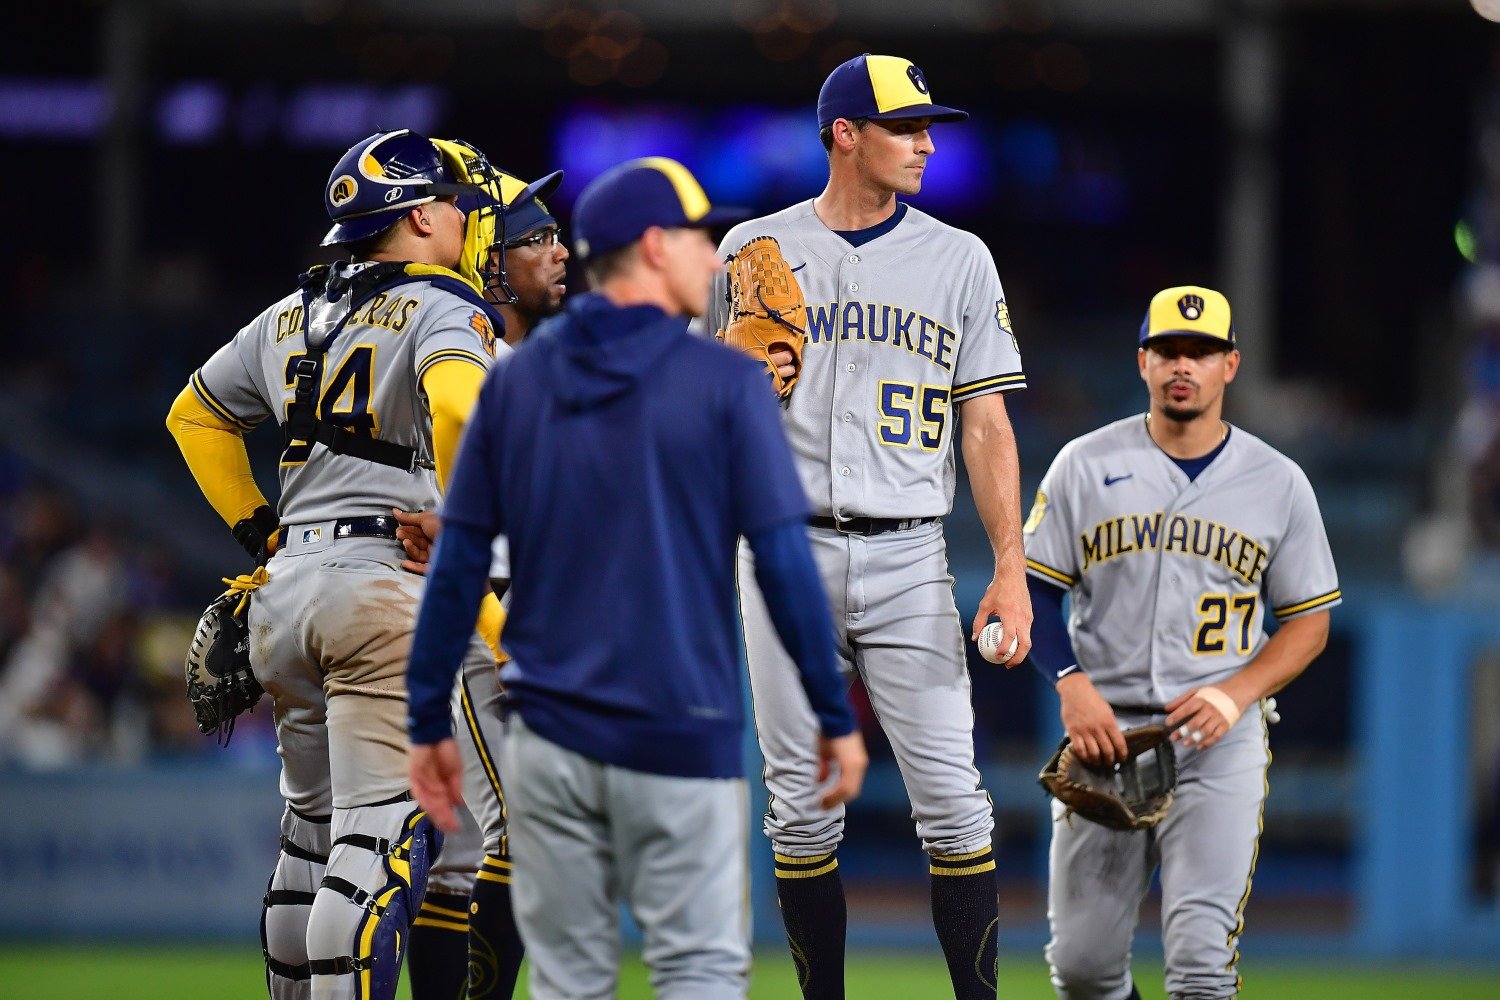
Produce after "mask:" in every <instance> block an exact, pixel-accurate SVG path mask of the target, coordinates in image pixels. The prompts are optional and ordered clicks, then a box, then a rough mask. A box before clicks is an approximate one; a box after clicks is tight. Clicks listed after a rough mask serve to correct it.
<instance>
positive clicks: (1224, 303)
mask: <svg viewBox="0 0 1500 1000" xmlns="http://www.w3.org/2000/svg"><path fill="white" fill-rule="evenodd" d="M1162 337H1202V338H1203V339H1205V340H1212V341H1216V342H1217V343H1219V344H1222V345H1223V346H1224V347H1225V348H1226V349H1229V350H1234V349H1236V348H1238V346H1239V345H1238V344H1237V343H1235V336H1234V324H1233V323H1232V322H1231V317H1230V312H1229V300H1228V299H1227V298H1225V297H1224V293H1223V292H1216V291H1214V290H1213V289H1212V288H1203V287H1202V286H1200V285H1177V286H1175V287H1173V288H1163V289H1162V290H1161V291H1159V292H1157V293H1156V294H1155V295H1153V296H1152V297H1151V308H1149V309H1147V310H1146V318H1145V319H1144V320H1142V321H1141V346H1142V347H1148V346H1150V343H1151V341H1153V340H1156V339H1159V338H1162Z"/></svg>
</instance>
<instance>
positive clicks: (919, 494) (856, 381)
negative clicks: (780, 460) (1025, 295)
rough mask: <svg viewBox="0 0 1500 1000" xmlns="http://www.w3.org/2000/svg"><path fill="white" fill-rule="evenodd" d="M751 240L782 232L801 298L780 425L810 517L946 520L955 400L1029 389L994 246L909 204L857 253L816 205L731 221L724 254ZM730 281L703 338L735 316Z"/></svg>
mask: <svg viewBox="0 0 1500 1000" xmlns="http://www.w3.org/2000/svg"><path fill="white" fill-rule="evenodd" d="M757 236H774V237H776V239H777V241H778V242H779V243H780V244H781V253H782V256H784V257H785V258H786V260H787V262H788V263H789V264H790V265H791V266H792V268H793V269H794V270H795V273H796V276H797V281H798V283H799V284H800V285H801V287H802V295H803V298H804V299H806V301H807V343H806V345H805V347H804V349H803V354H802V365H803V368H802V374H801V376H800V377H799V379H798V382H797V386H796V388H795V390H794V391H793V392H792V396H791V400H790V402H789V403H788V405H787V408H786V429H787V435H788V436H789V437H790V438H791V442H792V453H793V455H794V456H795V457H796V460H797V469H798V472H799V473H800V474H801V477H802V487H803V489H805V490H806V491H807V496H808V498H809V499H810V500H811V501H812V505H813V508H814V511H815V513H818V514H823V515H830V514H832V515H836V516H838V517H845V518H847V517H861V516H863V517H895V518H911V517H940V516H942V515H943V514H946V513H948V511H949V510H950V509H951V508H952V506H953V484H954V454H953V424H954V420H953V415H954V411H955V408H956V406H957V404H959V403H962V402H963V401H964V400H966V399H972V398H974V397H975V396H980V395H983V394H985V393H989V392H1001V391H1006V392H1008V391H1012V390H1015V389H1020V388H1023V387H1024V386H1025V385H1026V376H1025V375H1024V374H1023V372H1022V370H1021V351H1020V346H1019V345H1018V344H1017V342H1016V338H1015V335H1014V334H1013V333H1012V332H1011V323H1010V310H1009V308H1008V307H1007V306H1006V303H1005V292H1004V290H1003V289H1002V288H1001V286H1000V278H999V275H997V274H996V272H995V262H994V259H993V258H992V257H991V256H990V252H989V249H988V248H987V247H985V245H984V243H983V242H981V241H980V239H979V237H977V236H975V235H973V234H972V233H966V232H964V231H963V230H961V229H955V228H953V227H952V226H948V225H945V224H943V223H941V222H939V221H938V220H936V219H934V218H933V217H932V216H930V215H926V214H924V213H922V212H919V211H917V210H916V209H914V208H912V207H910V206H907V207H906V217H905V218H904V219H902V220H901V222H900V223H899V224H898V225H897V226H896V228H895V229H893V230H891V231H890V232H889V233H886V234H885V235H883V236H881V237H879V238H877V239H875V240H873V241H871V242H869V243H866V244H864V245H862V246H859V247H853V246H850V245H849V243H848V242H846V241H845V240H844V238H843V237H841V236H840V235H838V234H837V233H835V232H833V231H832V230H830V229H829V228H828V227H827V226H825V225H824V224H823V222H822V220H821V219H819V218H818V216H817V213H816V212H815V211H813V203H812V202H811V201H805V202H802V203H801V204H798V205H793V206H792V207H791V208H788V209H786V210H785V211H782V212H777V213H776V214H775V215H769V216H766V217H765V218H762V219H755V220H753V221H751V222H746V223H743V224H741V225H739V226H736V227H735V228H734V229H731V230H730V231H729V233H728V235H726V236H725V237H724V241H723V243H722V244H721V245H720V249H721V250H722V251H723V252H724V253H725V254H728V253H731V252H733V251H734V250H737V249H738V248H739V247H740V246H742V245H744V243H746V242H747V241H748V240H750V239H753V238H754V237H757ZM726 280H727V279H726V277H725V276H723V275H721V276H719V277H718V278H717V279H716V284H715V294H714V295H712V296H711V299H710V312H709V315H708V316H707V317H706V319H705V322H704V328H705V329H707V330H718V329H722V328H723V327H724V325H725V323H726V322H727V319H728V317H727V315H726V313H727V305H726V303H725V301H724V294H723V291H724V284H725V281H726ZM830 470H831V471H832V475H830Z"/></svg>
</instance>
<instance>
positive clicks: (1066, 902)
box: [1025, 286, 1340, 1000]
mask: <svg viewBox="0 0 1500 1000" xmlns="http://www.w3.org/2000/svg"><path fill="white" fill-rule="evenodd" d="M1230 319H1231V317H1230V309H1229V302H1228V300H1226V299H1225V297H1224V296H1223V295H1221V294H1220V293H1218V292H1215V291H1213V290H1211V289H1207V288H1199V287H1196V286H1182V287H1178V288H1168V289H1166V290H1164V291H1162V292H1159V293H1157V295H1156V296H1155V297H1154V298H1153V299H1152V300H1151V307H1150V310H1149V311H1148V313H1147V315H1146V320H1145V322H1144V323H1143V324H1142V327H1141V334H1140V348H1139V350H1138V352H1137V363H1138V365H1139V368H1140V376H1141V379H1142V380H1143V381H1144V382H1145V383H1146V386H1147V389H1148V391H1149V393H1150V400H1151V408H1150V412H1149V413H1147V414H1145V415H1138V416H1134V417H1127V418H1126V419H1124V420H1120V421H1117V422H1115V423H1112V424H1109V425H1108V426H1106V427H1103V428H1101V429H1099V430H1097V431H1094V432H1093V433H1090V434H1086V435H1084V436H1083V437H1081V438H1078V439H1076V440H1074V441H1072V442H1070V443H1069V444H1068V445H1067V446H1066V447H1064V448H1063V450H1062V451H1061V452H1060V453H1059V454H1058V456H1057V459H1056V460H1055V461H1054V462H1053V463H1052V467H1051V468H1050V469H1049V470H1048V471H1047V475H1046V476H1045V478H1043V480H1042V485H1041V490H1040V491H1039V492H1038V493H1037V497H1036V503H1035V506H1033V508H1032V511H1031V516H1030V518H1029V519H1028V520H1027V522H1026V527H1025V535H1026V556H1027V569H1028V573H1029V579H1028V582H1029V585H1030V588H1031V592H1032V604H1033V606H1034V607H1035V608H1036V621H1035V623H1034V625H1033V634H1034V637H1035V640H1036V646H1035V648H1034V649H1033V650H1032V663H1033V664H1034V665H1035V666H1036V667H1037V669H1038V670H1040V671H1042V673H1043V675H1044V676H1045V677H1046V678H1047V679H1048V681H1049V682H1052V683H1055V684H1056V686H1057V693H1058V700H1059V702H1060V703H1061V709H1062V721H1063V725H1064V727H1065V728H1066V729H1067V734H1068V736H1069V738H1071V739H1072V741H1073V744H1074V746H1075V747H1076V748H1077V750H1078V753H1079V755H1080V756H1081V757H1082V758H1083V759H1084V760H1085V761H1089V762H1101V761H1102V762H1104V763H1113V762H1114V761H1116V760H1119V759H1123V758H1124V756H1125V755H1126V747H1125V743H1124V741H1123V740H1122V738H1121V735H1120V733H1121V728H1122V727H1126V728H1128V727H1131V726H1137V725H1142V724H1145V723H1160V722H1165V723H1166V725H1167V726H1168V727H1169V728H1171V729H1173V730H1174V732H1173V736H1172V738H1173V739H1174V740H1175V741H1176V751H1175V752H1176V754H1177V757H1178V774H1179V777H1178V785H1177V790H1176V797H1175V801H1174V802H1173V804H1172V807H1171V809H1170V810H1169V811H1168V813H1167V815H1166V818H1165V819H1163V820H1162V822H1161V824H1160V825H1159V826H1157V827H1156V828H1155V829H1153V830H1141V831H1129V832H1117V831H1114V830H1110V829H1107V828H1105V827H1103V826H1099V825H1097V824H1095V823H1092V822H1089V821H1087V820H1083V819H1079V818H1077V817H1070V818H1068V819H1063V818H1062V806H1061V804H1054V807H1053V808H1054V813H1055V814H1056V818H1057V819H1059V822H1057V823H1055V824H1054V825H1053V828H1052V853H1051V884H1050V888H1049V893H1048V917H1049V919H1050V921H1051V925H1052V940H1051V943H1050V944H1049V945H1048V946H1047V960H1048V962H1049V964H1050V966H1051V971H1052V983H1053V986H1054V987H1055V988H1056V989H1057V993H1058V996H1060V997H1067V998H1083V997H1091V998H1092V997H1097V998H1101V1000H1123V998H1129V997H1138V996H1139V994H1138V993H1137V992H1136V990H1135V984H1134V983H1133V982H1132V981H1131V978H1130V945H1131V938H1132V937H1133V934H1134V930H1135V924H1136V919H1137V911H1138V910H1139V908H1140V903H1141V899H1142V898H1143V897H1144V896H1145V894H1146V890H1147V887H1148V886H1149V885H1150V882H1151V874H1152V870H1153V869H1154V868H1156V867H1157V866H1160V868H1161V888H1162V935H1163V947H1164V951H1165V956H1166V988H1167V992H1168V993H1169V994H1170V995H1171V996H1172V997H1232V996H1235V995H1237V993H1238V991H1239V975H1238V972H1237V969H1236V966H1237V962H1238V959H1239V952H1238V950H1237V946H1238V942H1239V937H1240V933H1241V931H1242V929H1243V922H1242V918H1243V916H1244V909H1245V903H1246V901H1247V900H1248V899H1249V895H1250V877H1251V874H1252V870H1253V868H1254V866H1255V855H1256V848H1257V843H1258V841H1259V837H1260V831H1261V811H1262V808H1263V806H1264V804H1265V799H1266V794H1267V790H1268V787H1269V786H1268V785H1267V768H1268V767H1269V765H1270V749H1269V737H1268V733H1267V729H1266V722H1267V719H1268V718H1270V719H1271V721H1274V717H1271V716H1268V713H1267V710H1266V706H1265V703H1264V701H1263V699H1265V698H1266V697H1267V696H1268V695H1270V694H1272V693H1274V692H1276V691H1278V690H1280V689H1281V688H1282V687H1284V686H1285V685H1286V684H1287V683H1288V682H1290V681H1291V680H1292V679H1293V678H1295V677H1296V676H1297V675H1298V674H1300V673H1301V672H1302V671H1303V670H1304V669H1305V668H1306V667H1307V665H1308V664H1309V663H1310V662H1312V659H1313V658H1314V657H1315V656H1317V655H1318V653H1319V652H1321V651H1322V649H1323V645H1324V643H1325V642H1326V641H1327V637H1328V619H1329V609H1330V608H1332V607H1333V606H1335V605H1336V604H1338V603H1339V601H1340V595H1339V586H1338V577H1337V575H1336V573H1335V571H1334V565H1333V556H1332V554H1331V553H1330V552H1329V548H1328V539H1327V536H1326V534H1325V533H1324V530H1323V521H1322V518H1321V516H1320V515H1319V513H1318V503H1317V500H1316V498H1315V497H1314V496H1313V491H1312V487H1311V486H1310V485H1309V484H1308V481H1307V477H1306V476H1305V475H1304V474H1303V472H1302V470H1301V469H1300V468H1298V467H1297V465H1296V464H1295V463H1293V462H1292V461H1291V460H1290V459H1288V458H1286V457H1285V456H1284V455H1282V454H1280V453H1279V452H1277V451H1275V450H1274V449H1272V448H1271V447H1270V446H1269V445H1267V444H1266V443H1265V442H1264V441H1261V440H1260V439H1258V438H1256V437H1253V436H1252V435H1250V434H1247V433H1246V432H1245V431H1243V430H1241V429H1240V428H1238V427H1231V426H1230V425H1229V424H1227V423H1225V422H1224V421H1223V419H1222V418H1221V413H1222V410H1223V404H1224V392H1225V387H1226V386H1227V385H1228V384H1229V383H1230V382H1232V381H1234V376H1235V373H1236V371H1237V370H1238V368H1239V360H1240V355H1239V351H1238V349H1237V348H1236V346H1235V333H1234V328H1233V326H1232V325H1231V322H1230ZM1065 593H1066V594H1071V596H1072V614H1071V621H1070V622H1069V625H1068V627H1067V628H1066V629H1065V628H1064V625H1063V620H1062V611H1061V607H1062V597H1063V595H1064V594H1065ZM1268 613H1269V615H1270V616H1273V617H1274V618H1276V620H1277V621H1278V622H1280V627H1279V629H1278V630H1277V631H1276V634H1275V635H1273V636H1271V637H1270V638H1267V636H1266V633H1265V629H1264V626H1265V623H1266V621H1267V615H1268Z"/></svg>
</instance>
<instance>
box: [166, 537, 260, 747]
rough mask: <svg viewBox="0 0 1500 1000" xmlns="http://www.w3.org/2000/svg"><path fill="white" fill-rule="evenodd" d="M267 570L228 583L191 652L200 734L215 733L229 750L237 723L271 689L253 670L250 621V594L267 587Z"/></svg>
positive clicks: (187, 668) (187, 669)
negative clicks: (267, 688) (263, 686)
mask: <svg viewBox="0 0 1500 1000" xmlns="http://www.w3.org/2000/svg"><path fill="white" fill-rule="evenodd" d="M266 579H267V577H266V568H265V567H264V566H257V567H256V569H255V572H253V573H249V574H246V575H244V576H240V577H236V578H235V579H233V580H230V579H227V578H226V579H225V580H224V582H225V583H226V584H228V585H229V589H228V590H226V591H224V593H222V594H220V595H219V596H218V597H217V598H215V599H214V602H213V603H212V604H210V605H209V606H208V607H207V608H206V609H205V610H204V612H203V617H201V618H199V619H198V628H197V629H196V630H195V631H194V632H193V643H192V645H191V646H189V647H188V654H187V660H186V661H185V662H184V663H183V672H184V673H185V674H186V675H187V696H188V701H190V702H192V703H193V714H194V715H195V716H197V719H198V731H199V732H202V733H213V734H214V735H215V736H217V737H218V739H219V745H220V746H228V745H229V738H230V737H231V736H233V735H234V721H235V719H236V718H238V717H239V715H240V713H241V712H246V711H252V710H254V708H255V705H256V702H258V701H260V696H261V695H263V694H265V689H264V688H262V687H261V686H260V681H258V680H256V679H255V674H254V673H253V672H252V671H251V670H250V628H249V624H248V622H247V621H246V619H247V618H248V615H247V612H248V610H249V608H250V594H251V592H252V591H254V590H255V588H257V587H259V586H260V585H261V584H263V583H265V582H266Z"/></svg>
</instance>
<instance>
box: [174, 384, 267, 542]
mask: <svg viewBox="0 0 1500 1000" xmlns="http://www.w3.org/2000/svg"><path fill="white" fill-rule="evenodd" d="M167 430H169V431H171V432H172V437H173V438H174V439H176V441H177V447H178V448H180V449H182V457H183V458H184V459H185V460H186V461H187V466H188V470H189V471H190V472H192V474H193V478H194V479H196V480H197V481H198V487H199V488H200V489H201V490H203V495H204V496H205V497H207V498H208V502H209V503H210V504H212V505H213V508H214V510H215V511H217V512H218V514H219V516H220V517H222V518H223V519H224V523H225V524H227V525H229V526H230V527H231V528H232V527H234V526H235V525H236V524H239V523H240V521H242V520H244V519H245V518H247V517H249V516H250V515H251V514H253V513H255V511H256V510H257V509H258V508H260V507H264V506H267V504H266V497H265V494H263V493H261V491H260V487H259V486H257V485H256V484H255V476H254V474H253V473H252V472H251V471H250V456H249V454H248V453H247V452H246V451H245V437H244V434H243V433H242V432H241V431H240V429H239V428H238V427H236V426H235V425H234V424H231V423H229V422H228V421H226V420H224V419H222V418H220V417H219V416H218V415H216V414H215V413H214V412H213V411H212V410H210V409H209V408H208V407H207V406H205V405H204V404H203V401H202V400H200V399H199V398H198V395H197V393H195V392H193V390H192V387H191V386H188V387H187V388H184V389H183V390H182V392H181V393H180V394H179V395H178V396H177V399H176V400H174V401H173V403H172V408H171V410H169V411H167Z"/></svg>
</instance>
